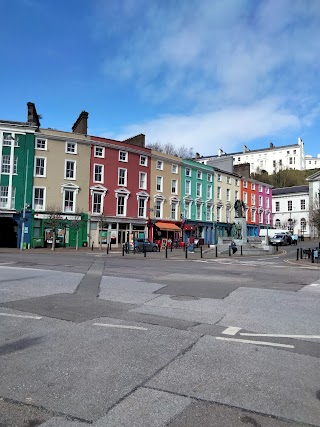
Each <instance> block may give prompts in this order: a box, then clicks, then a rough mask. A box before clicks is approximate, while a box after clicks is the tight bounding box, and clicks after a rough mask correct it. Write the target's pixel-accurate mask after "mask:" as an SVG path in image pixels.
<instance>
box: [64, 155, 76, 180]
mask: <svg viewBox="0 0 320 427" xmlns="http://www.w3.org/2000/svg"><path fill="white" fill-rule="evenodd" d="M68 163H73V176H72V177H70V176H67V165H68ZM70 171H71V169H70ZM64 179H67V180H68V181H69V180H71V181H75V180H76V179H77V161H76V160H70V159H65V161H64Z"/></svg>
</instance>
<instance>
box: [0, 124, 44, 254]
mask: <svg viewBox="0 0 320 427" xmlns="http://www.w3.org/2000/svg"><path fill="white" fill-rule="evenodd" d="M36 129H37V123H33V122H32V123H31V122H27V123H23V122H13V121H5V120H0V152H1V157H0V163H1V164H0V170H1V176H0V247H13V248H14V247H16V248H19V247H20V245H23V246H24V247H29V246H30V241H31V231H32V226H33V224H32V210H31V207H32V185H33V184H32V183H33V165H34V163H33V161H34V160H33V159H34V140H35V137H34V134H35V131H36ZM22 233H23V234H22Z"/></svg>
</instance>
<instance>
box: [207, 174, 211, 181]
mask: <svg viewBox="0 0 320 427" xmlns="http://www.w3.org/2000/svg"><path fill="white" fill-rule="evenodd" d="M207 181H208V182H212V173H207Z"/></svg>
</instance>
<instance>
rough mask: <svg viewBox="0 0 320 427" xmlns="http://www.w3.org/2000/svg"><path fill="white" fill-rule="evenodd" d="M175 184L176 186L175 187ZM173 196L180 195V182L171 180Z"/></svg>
mask: <svg viewBox="0 0 320 427" xmlns="http://www.w3.org/2000/svg"><path fill="white" fill-rule="evenodd" d="M174 183H175V185H173V184H174ZM171 194H178V180H177V179H172V180H171Z"/></svg>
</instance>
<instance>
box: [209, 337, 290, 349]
mask: <svg viewBox="0 0 320 427" xmlns="http://www.w3.org/2000/svg"><path fill="white" fill-rule="evenodd" d="M216 339H217V340H222V341H232V342H241V343H244V344H256V345H268V346H270V347H284V348H294V346H293V345H288V344H278V343H276V342H268V341H251V340H241V339H238V338H224V337H216Z"/></svg>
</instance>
